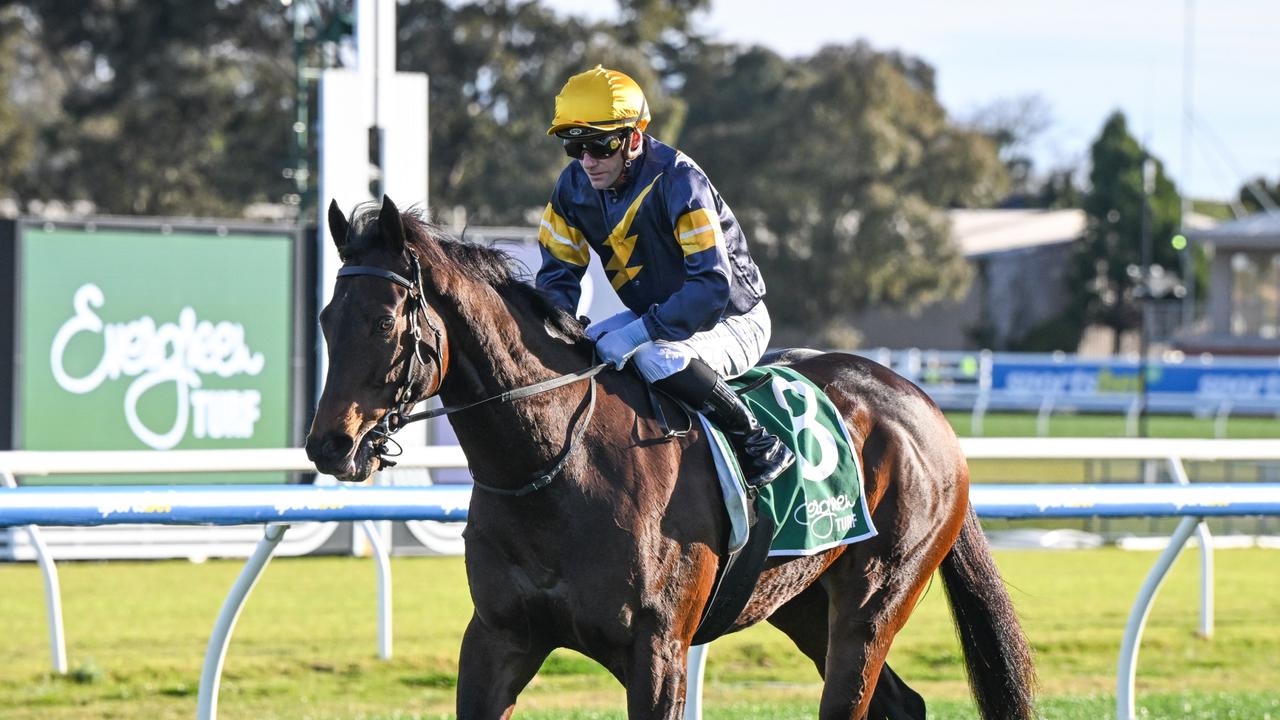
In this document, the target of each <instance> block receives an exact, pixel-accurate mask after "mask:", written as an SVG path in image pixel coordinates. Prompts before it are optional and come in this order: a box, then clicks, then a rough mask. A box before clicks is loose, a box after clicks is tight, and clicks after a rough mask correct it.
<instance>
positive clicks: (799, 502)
mask: <svg viewBox="0 0 1280 720" xmlns="http://www.w3.org/2000/svg"><path fill="white" fill-rule="evenodd" d="M730 384H731V385H733V386H734V387H735V389H738V390H741V389H742V388H748V387H750V388H752V389H751V390H749V391H748V392H747V393H746V394H744V395H742V399H743V400H744V401H745V402H746V403H747V406H748V407H750V408H751V410H752V412H754V413H755V416H756V418H757V419H758V420H759V421H760V423H761V424H762V425H764V426H765V428H766V429H768V430H769V431H770V432H772V433H774V434H775V435H777V436H778V437H780V438H782V441H783V442H785V443H786V444H787V446H788V447H790V448H791V449H792V451H793V452H795V453H796V462H795V464H793V465H792V466H791V467H790V468H788V469H787V471H786V472H784V473H783V474H782V475H781V476H780V477H779V478H778V479H777V480H774V481H773V482H772V483H770V484H769V485H767V486H765V487H764V488H762V489H761V490H760V496H759V498H758V499H757V501H756V511H757V512H760V513H767V514H769V515H771V516H772V517H773V520H774V527H775V528H776V530H775V532H774V536H773V543H772V544H771V546H770V550H769V554H770V555H812V554H813V553H816V552H820V551H822V550H826V549H828V548H832V547H835V546H837V545H847V544H849V543H855V542H858V541H859V540H865V539H867V538H870V537H874V536H875V534H876V529H875V526H873V525H872V523H871V517H870V516H869V515H868V514H867V510H866V504H865V502H864V496H863V490H862V488H863V483H862V467H861V465H860V463H859V462H858V456H857V455H856V454H855V453H854V452H853V443H852V441H851V440H850V438H849V431H848V429H846V428H845V426H844V421H843V420H842V419H841V418H840V413H839V412H838V411H837V410H836V407H835V405H834V404H833V403H832V402H831V399H830V398H828V397H827V395H826V393H824V392H822V390H821V389H820V388H818V386H817V385H814V384H813V383H812V382H810V381H809V380H808V379H807V378H805V377H804V376H803V375H801V374H800V373H798V372H796V371H794V370H792V369H790V368H786V367H777V366H772V365H770V366H765V367H757V368H752V369H751V370H749V371H748V372H747V373H746V374H744V375H741V376H739V377H737V378H735V379H734V380H732V381H730ZM703 422H704V426H709V423H706V420H705V418H703ZM710 435H711V437H713V438H715V440H716V442H715V443H713V446H717V445H718V452H717V453H716V454H717V456H718V457H717V458H716V466H717V468H719V469H720V471H721V472H722V473H723V472H726V471H728V472H731V473H733V475H734V479H733V482H732V486H733V487H736V488H741V487H745V484H744V483H743V480H742V470H741V468H740V467H739V466H738V461H737V458H736V457H735V456H734V453H733V449H732V447H731V446H730V445H729V443H728V440H727V439H726V438H725V437H724V435H723V434H722V433H721V432H720V431H719V430H718V429H715V428H712V432H711V433H710ZM723 481H724V478H722V484H724V482H723ZM726 504H727V505H728V506H729V507H730V512H731V513H732V512H733V507H734V506H735V503H734V501H733V499H731V498H729V497H728V493H727V492H726ZM739 504H740V503H739Z"/></svg>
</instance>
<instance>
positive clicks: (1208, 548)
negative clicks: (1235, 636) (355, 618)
mask: <svg viewBox="0 0 1280 720" xmlns="http://www.w3.org/2000/svg"><path fill="white" fill-rule="evenodd" d="M1169 475H1170V476H1171V477H1172V478H1173V481H1174V482H1176V483H1178V484H1179V485H1190V484H1191V480H1190V479H1188V478H1187V469H1186V468H1185V467H1184V466H1183V464H1182V459H1181V458H1176V457H1171V458H1169ZM1196 537H1197V538H1198V539H1199V540H1200V637H1203V638H1206V639H1208V638H1211V637H1213V535H1211V534H1210V533H1209V526H1208V525H1207V524H1206V523H1204V522H1203V521H1202V522H1200V523H1197V524H1196Z"/></svg>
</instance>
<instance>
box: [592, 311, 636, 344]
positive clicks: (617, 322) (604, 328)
mask: <svg viewBox="0 0 1280 720" xmlns="http://www.w3.org/2000/svg"><path fill="white" fill-rule="evenodd" d="M635 319H636V314H635V313H633V312H631V311H630V310H623V311H622V312H620V313H618V314H617V315H611V316H609V317H607V318H605V319H603V320H601V321H600V322H594V323H591V324H590V325H588V326H587V337H588V338H590V339H591V342H597V341H599V340H600V336H601V335H604V334H605V333H607V332H610V331H612V330H617V329H618V328H620V327H622V326H623V325H626V324H627V323H629V322H631V321H632V320H635Z"/></svg>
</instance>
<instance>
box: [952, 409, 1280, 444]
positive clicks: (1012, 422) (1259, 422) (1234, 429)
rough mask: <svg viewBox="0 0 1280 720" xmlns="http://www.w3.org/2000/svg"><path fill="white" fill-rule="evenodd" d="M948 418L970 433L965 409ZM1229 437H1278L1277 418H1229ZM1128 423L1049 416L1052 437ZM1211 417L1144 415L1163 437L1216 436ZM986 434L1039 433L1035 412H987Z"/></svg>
mask: <svg viewBox="0 0 1280 720" xmlns="http://www.w3.org/2000/svg"><path fill="white" fill-rule="evenodd" d="M947 420H948V421H950V422H951V427H953V428H955V430H956V433H957V434H959V435H961V436H969V435H973V434H974V433H973V416H972V414H971V413H967V412H949V413H947ZM1225 429H1226V431H1225V437H1228V438H1280V419H1276V418H1274V417H1269V418H1268V417H1246V416H1238V417H1232V418H1228V419H1227V422H1226V426H1225ZM1127 430H1128V426H1127V423H1126V421H1125V417H1124V416H1123V415H1115V414H1105V415H1104V414H1094V413H1089V414H1068V413H1063V414H1055V415H1053V416H1051V417H1050V419H1049V425H1048V434H1049V436H1051V437H1126V436H1127V435H1128V432H1127ZM1216 432H1217V429H1216V423H1215V421H1214V420H1213V418H1196V417H1192V416H1190V415H1151V416H1148V418H1147V435H1148V436H1149V437H1163V438H1212V437H1216ZM982 434H983V435H984V436H986V437H1033V436H1035V435H1037V434H1038V426H1037V419H1036V415H1035V413H987V414H986V415H985V416H984V417H983V419H982Z"/></svg>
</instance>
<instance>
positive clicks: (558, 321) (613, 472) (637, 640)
mask: <svg viewBox="0 0 1280 720" xmlns="http://www.w3.org/2000/svg"><path fill="white" fill-rule="evenodd" d="M329 226H330V230H331V232H332V235H333V239H334V242H336V243H337V246H338V250H339V252H340V254H341V257H342V259H343V262H344V263H345V264H344V270H343V271H340V277H339V280H338V282H337V284H336V286H335V289H334V294H333V299H332V301H331V302H330V303H329V305H328V306H327V307H326V308H325V309H324V311H323V312H322V313H321V325H322V328H323V331H324V335H325V338H326V340H327V341H328V346H329V369H328V376H327V378H326V381H325V387H324V392H323V395H322V396H321V398H320V403H319V406H318V407H317V410H316V415H315V420H314V423H313V424H312V427H311V432H310V435H309V437H308V439H307V454H308V456H309V457H310V458H311V459H312V461H314V462H315V465H316V469H317V470H319V471H320V472H322V473H327V474H331V475H334V476H336V477H338V478H339V479H341V480H351V481H360V480H364V479H366V478H368V477H369V476H370V474H371V473H373V472H374V471H375V470H376V469H378V467H379V464H380V455H379V452H378V448H379V446H380V445H381V443H382V439H381V438H382V432H383V430H382V429H381V427H385V424H384V423H383V421H384V419H386V418H387V417H388V415H389V414H390V413H393V412H403V410H404V409H405V408H406V407H407V404H410V403H412V402H416V401H418V400H421V399H425V398H426V397H428V396H430V395H432V394H438V395H439V396H440V397H441V398H442V400H443V401H444V402H445V403H446V404H448V405H465V404H468V403H472V402H475V401H479V400H482V399H485V398H490V397H492V396H495V395H499V394H501V393H504V392H507V391H509V390H512V389H513V388H519V387H522V386H526V385H529V384H532V383H536V382H539V381H544V380H547V379H548V378H553V377H556V376H560V375H564V374H567V373H573V372H576V371H580V370H582V369H584V368H586V367H589V366H590V365H591V364H592V363H593V353H592V346H591V343H590V341H588V340H587V339H586V337H585V336H584V335H583V332H582V328H581V326H580V325H579V323H578V322H577V321H576V320H575V319H574V318H572V317H570V316H569V315H568V314H566V313H564V312H562V311H560V310H558V309H556V308H555V307H553V306H552V305H551V304H550V303H549V301H548V300H547V299H546V298H544V297H543V296H542V295H541V294H540V293H539V292H538V291H536V290H535V289H534V288H532V287H530V286H529V285H528V284H526V283H525V282H522V281H521V280H520V278H519V277H518V276H517V275H516V274H514V273H513V272H512V270H511V269H510V266H509V260H508V259H507V258H506V256H505V255H504V254H502V253H500V252H498V251H495V250H491V249H488V248H482V247H477V246H474V245H469V244H465V243H460V242H454V241H450V240H447V239H444V238H443V237H442V236H441V235H440V234H439V233H438V232H437V231H435V230H434V228H432V227H431V226H429V225H428V224H426V223H425V222H423V221H422V220H421V219H420V218H419V217H418V216H417V215H416V214H413V213H404V214H402V213H401V212H400V211H398V210H397V209H396V207H395V205H394V204H393V203H392V202H391V201H390V200H389V199H386V198H384V199H383V203H382V206H381V208H380V209H379V208H377V207H375V206H370V207H369V208H367V209H364V210H362V211H360V212H358V213H357V214H356V215H355V217H353V218H352V219H351V220H350V221H348V219H347V218H346V217H344V216H343V214H342V212H341V211H340V210H338V208H337V205H336V204H334V205H331V206H330V209H329ZM794 357H796V358H799V359H796V360H795V361H794V362H793V364H792V367H794V368H795V369H796V370H798V371H799V372H801V373H803V374H804V375H806V376H808V377H809V378H810V379H812V380H813V381H814V382H815V383H816V384H817V385H818V386H819V387H821V388H823V389H824V390H825V392H826V393H827V394H828V395H829V396H830V397H831V399H832V400H833V401H834V402H835V404H836V407H837V408H839V410H840V412H841V414H842V415H843V417H844V419H845V422H846V423H847V425H848V429H849V432H850V435H851V436H852V438H853V441H854V446H855V450H856V452H858V453H859V454H860V456H861V463H862V467H863V468H864V472H865V475H866V486H865V492H866V501H867V503H868V507H869V509H870V512H871V515H872V517H873V519H874V522H875V526H876V527H877V528H878V529H879V531H880V534H879V535H878V536H876V537H874V538H871V539H869V540H866V541H863V542H860V543H857V544H853V545H844V546H840V547H836V548H834V549H830V550H826V551H824V552H820V553H818V554H816V555H812V556H807V557H788V558H774V559H771V560H770V561H769V564H768V565H767V566H766V570H765V572H764V574H763V576H761V578H760V579H759V581H758V583H757V585H756V588H755V591H754V594H753V595H752V597H751V600H750V602H749V603H748V605H747V606H746V608H745V610H744V611H743V612H742V613H741V615H740V616H739V617H738V619H737V622H736V624H735V626H734V629H740V628H745V627H747V626H749V625H752V624H754V623H757V622H759V621H761V620H768V621H769V622H771V623H772V624H774V625H775V626H777V627H778V628H780V629H781V630H782V631H783V632H784V633H786V634H787V635H788V636H789V637H790V638H791V639H792V640H793V641H794V642H795V643H796V645H797V646H798V647H799V649H800V650H801V651H802V652H803V653H804V654H805V655H806V656H808V657H809V658H810V659H811V660H812V661H813V663H814V664H815V665H816V666H817V669H818V672H819V673H820V674H821V675H822V677H823V680H824V685H823V691H822V699H821V706H820V712H819V714H818V716H819V717H821V718H829V719H831V720H835V719H836V718H840V719H841V720H849V719H850V718H865V717H868V716H869V713H870V716H871V717H874V718H876V719H877V720H879V719H880V718H885V717H894V718H898V717H922V716H923V712H924V709H923V703H922V701H920V700H919V696H917V695H915V694H914V693H913V692H911V691H910V690H909V689H907V688H905V686H904V685H902V684H901V682H900V681H899V680H898V678H897V677H896V675H894V674H893V673H892V672H891V671H890V670H888V667H887V666H886V665H885V664H884V661H885V656H886V654H887V653H888V651H889V645H890V643H891V642H892V641H893V638H894V635H895V634H896V633H897V632H898V631H899V630H900V629H901V628H902V626H903V624H904V623H905V622H906V620H907V616H908V615H909V614H910V613H911V610H912V608H913V607H914V606H915V604H916V602H917V600H918V599H919V598H920V595H921V593H922V592H923V590H924V589H925V587H926V585H927V584H928V583H929V580H930V577H931V576H932V574H933V572H934V571H935V570H937V569H939V568H941V575H942V579H943V583H944V585H945V588H946V592H947V596H948V598H949V599H950V602H951V607H952V612H953V614H954V616H955V619H956V623H957V626H958V628H959V634H960V639H961V641H962V645H963V647H964V655H965V662H966V664H967V669H968V671H969V677H970V685H971V687H972V689H973V692H974V696H975V698H976V700H977V704H978V707H979V709H980V711H981V713H982V717H983V718H987V719H992V718H1001V719H1008V720H1025V719H1026V718H1030V717H1032V715H1033V708H1032V691H1033V685H1034V671H1033V668H1032V663H1031V656H1030V651H1029V648H1028V645H1027V641H1026V639H1025V637H1024V635H1023V633H1022V630H1021V628H1020V626H1019V624H1018V620H1017V617H1016V616H1015V614H1014V611H1013V607H1012V604H1011V603H1010V600H1009V597H1008V595H1007V594H1006V592H1005V590H1004V587H1003V585H1002V582H1001V580H1000V576H999V574H998V572H997V571H996V567H995V564H994V562H993V560H992V558H991V554H990V550H989V548H988V546H987V544H986V541H985V539H984V538H983V535H982V531H981V529H980V528H979V526H978V520H977V518H976V516H975V515H974V514H973V511H972V509H971V508H970V505H969V501H968V487H969V476H968V468H967V465H966V463H965V459H964V456H963V455H962V454H961V451H960V448H959V444H958V442H957V440H956V437H955V434H954V433H953V432H952V430H951V427H950V426H949V425H948V424H947V421H946V420H945V419H944V417H943V415H942V413H941V412H940V411H939V410H938V408H937V406H936V405H934V403H933V402H931V401H930V399H929V398H928V397H926V396H925V394H924V393H923V392H921V391H920V390H919V389H918V388H917V387H915V386H914V385H912V384H911V383H910V382H907V381H906V380H904V379H903V378H901V377H899V376H897V375H895V374H894V373H893V372H891V371H890V370H888V369H886V368H884V367H882V366H880V365H877V364H876V363H874V362H871V361H869V360H865V359H862V358H859V357H855V356H853V355H846V354H838V353H832V354H818V353H796V354H794ZM596 380H597V381H598V388H597V383H596V381H588V380H581V381H578V382H575V383H573V384H568V385H565V386H563V387H559V388H556V389H553V390H551V391H548V392H545V393H542V394H539V395H536V396H532V397H528V398H524V399H520V400H516V401H511V402H489V403H485V404H482V405H479V406H477V407H474V408H472V409H467V410H464V411H461V412H458V413H456V414H454V415H452V416H451V418H450V419H451V421H452V423H453V427H454V429H455V431H456V433H457V436H458V440H459V441H460V443H461V444H462V448H463V450H464V451H465V453H466V456H467V462H468V464H469V466H470V469H471V472H472V474H473V475H474V477H475V479H476V482H477V488H476V489H475V490H474V491H473V493H472V497H471V507H470V515H469V520H468V523H467V528H466V533H465V538H466V566H467V577H468V582H469V585H470V589H471V596H472V599H473V601H474V605H475V610H474V614H473V615H472V618H471V621H470V624H469V626H468V627H467V630H466V633H465V636H464V637H463V640H462V648H461V652H460V659H459V669H458V688H457V692H458V696H457V708H458V717H459V718H464V719H465V718H484V719H490V718H506V717H509V716H510V715H511V713H512V712H513V710H514V707H515V703H516V697H517V695H518V694H519V693H520V691H521V690H522V689H523V688H524V687H525V685H526V684H527V683H528V682H529V681H530V680H531V679H532V678H533V676H534V674H535V673H536V672H537V670H538V668H539V667H540V666H541V664H542V662H543V661H544V659H545V658H546V657H547V655H548V654H549V653H550V652H551V651H552V650H553V649H555V648H557V647H565V648H571V649H574V650H577V651H578V652H581V653H583V654H585V655H587V656H588V657H591V658H593V659H595V660H596V661H597V662H599V663H601V664H602V665H604V666H605V667H606V668H608V669H609V670H610V671H611V672H612V673H613V674H614V676H615V677H617V678H618V680H619V681H620V682H621V683H622V684H623V685H624V686H625V688H626V696H627V709H628V716H629V717H631V718H663V719H665V720H674V719H675V718H678V717H680V716H681V714H682V712H683V707H684V694H685V667H686V666H685V662H686V654H687V652H688V649H689V643H690V640H691V639H692V638H693V636H694V631H695V629H696V628H697V626H698V623H699V620H700V617H701V614H702V611H703V609H704V606H705V605H706V604H707V602H708V599H709V597H710V595H711V592H712V584H713V581H714V578H715V574H716V568H717V563H718V561H719V557H720V554H721V553H722V552H723V550H724V547H725V543H726V537H727V527H726V526H727V520H726V519H725V517H724V511H723V501H722V500H721V497H720V490H719V486H718V483H717V482H716V481H715V478H714V476H713V473H714V466H713V462H712V458H711V454H710V452H709V450H708V447H707V442H706V439H705V438H704V437H702V435H701V433H699V432H697V431H696V430H695V431H694V432H690V433H689V434H688V435H687V436H686V437H684V438H681V439H678V440H675V441H662V439H661V433H660V432H659V429H658V428H659V426H658V424H657V422H656V421H655V419H654V414H653V412H652V410H651V409H650V408H651V405H650V402H649V400H648V397H647V390H646V388H645V387H644V386H643V384H642V381H641V380H640V379H639V378H638V376H636V375H633V374H632V373H629V372H613V371H606V372H604V373H602V374H600V375H599V376H597V378H596ZM592 411H594V414H592ZM550 468H558V472H556V473H555V476H554V478H553V479H552V480H551V481H550V482H549V484H547V485H546V486H545V487H541V488H540V489H538V490H536V491H530V492H527V493H526V494H523V495H519V496H517V495H513V494H504V493H502V492H494V491H493V490H494V489H498V490H507V491H510V492H515V491H518V490H519V489H521V488H526V489H527V488H528V487H529V486H530V480H531V479H532V478H534V477H536V476H538V475H540V474H547V472H548V469H550ZM480 484H483V485H485V486H488V487H489V489H488V490H485V489H482V488H481V487H480V486H479V485H480Z"/></svg>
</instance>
